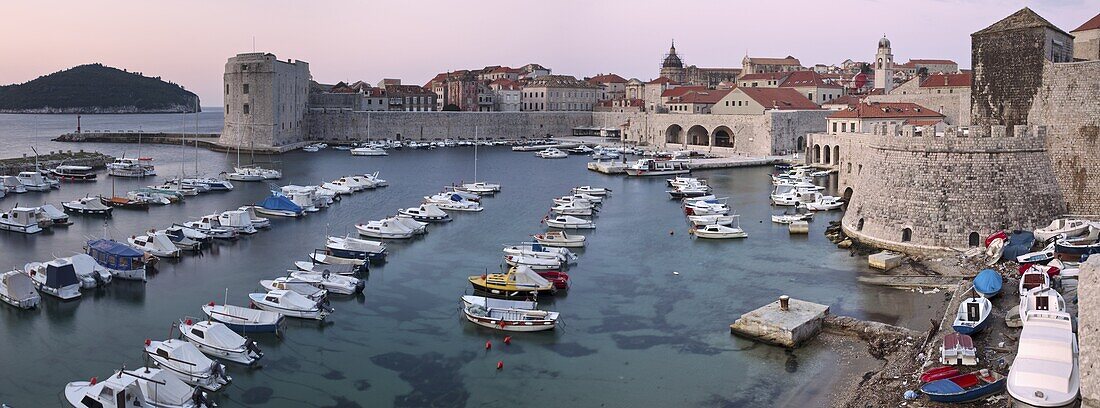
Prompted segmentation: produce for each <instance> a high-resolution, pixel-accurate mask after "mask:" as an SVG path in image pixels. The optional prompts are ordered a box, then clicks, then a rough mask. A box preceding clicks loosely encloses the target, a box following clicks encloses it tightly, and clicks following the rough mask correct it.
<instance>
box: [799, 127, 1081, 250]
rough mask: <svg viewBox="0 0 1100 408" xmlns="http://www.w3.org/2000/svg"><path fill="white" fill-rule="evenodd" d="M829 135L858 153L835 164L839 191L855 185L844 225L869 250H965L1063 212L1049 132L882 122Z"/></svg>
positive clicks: (1063, 202) (1039, 224)
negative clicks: (863, 130) (866, 130)
mask: <svg viewBox="0 0 1100 408" xmlns="http://www.w3.org/2000/svg"><path fill="white" fill-rule="evenodd" d="M815 136H816V135H815ZM831 136H834V137H837V136H840V137H844V138H846V139H848V140H849V143H851V144H852V145H854V146H849V149H851V150H854V151H856V152H859V154H846V155H843V156H841V160H840V164H839V165H840V173H841V179H842V180H843V182H842V191H845V190H847V188H849V187H850V188H852V191H851V192H850V193H848V192H846V193H845V194H846V195H847V194H851V198H850V201H849V204H848V210H847V211H846V212H845V214H844V218H843V220H842V226H843V228H844V231H845V232H846V233H847V234H848V235H849V236H852V237H853V238H855V239H857V240H860V241H863V242H865V243H868V244H872V245H875V246H878V247H882V248H888V249H895V250H899V251H904V252H922V251H936V250H944V249H949V248H953V249H962V248H966V247H968V246H970V244H972V243H973V242H974V241H975V240H980V239H981V238H984V237H985V236H987V235H988V234H990V233H992V232H993V231H996V230H1002V229H1014V228H1025V229H1032V228H1035V227H1037V226H1041V225H1045V224H1046V223H1049V222H1050V219H1051V218H1054V217H1056V216H1058V215H1060V214H1063V213H1065V201H1064V199H1063V198H1062V194H1061V190H1060V189H1059V187H1058V184H1057V182H1056V178H1055V175H1054V171H1053V167H1052V165H1051V162H1050V159H1049V157H1048V155H1047V151H1046V142H1045V137H1046V129H1045V128H1044V127H1029V126H1023V125H1020V126H1016V127H1014V128H1013V129H1012V131H1011V132H1010V131H1008V129H1007V128H1006V127H1004V126H992V127H990V128H987V129H969V130H965V131H964V130H963V129H959V128H954V127H949V128H947V129H946V130H945V131H943V132H939V133H937V132H931V131H929V132H918V131H917V130H916V129H915V128H913V127H912V126H904V127H896V126H885V125H882V126H878V127H876V128H875V129H874V131H873V133H871V134H845V135H831ZM812 140H813V143H819V142H821V141H822V140H823V139H821V140H819V139H812ZM842 146H843V145H842ZM849 166H851V167H849ZM849 168H852V169H853V170H851V172H849V170H848V169H849Z"/></svg>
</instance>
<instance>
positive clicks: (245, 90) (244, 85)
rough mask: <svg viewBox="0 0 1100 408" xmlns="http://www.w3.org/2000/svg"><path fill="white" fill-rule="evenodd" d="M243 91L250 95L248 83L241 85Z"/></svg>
mask: <svg viewBox="0 0 1100 408" xmlns="http://www.w3.org/2000/svg"><path fill="white" fill-rule="evenodd" d="M241 93H243V94H245V95H248V84H242V85H241Z"/></svg>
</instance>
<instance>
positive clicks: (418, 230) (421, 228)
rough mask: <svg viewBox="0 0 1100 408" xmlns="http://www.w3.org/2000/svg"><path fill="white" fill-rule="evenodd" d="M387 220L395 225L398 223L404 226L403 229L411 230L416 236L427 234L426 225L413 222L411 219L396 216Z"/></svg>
mask: <svg viewBox="0 0 1100 408" xmlns="http://www.w3.org/2000/svg"><path fill="white" fill-rule="evenodd" d="M387 220H393V221H395V222H397V223H400V224H401V225H404V226H405V228H409V229H411V230H413V233H415V234H417V235H422V234H427V233H428V223H426V222H421V221H417V220H414V219H412V217H403V216H396V217H390V218H387Z"/></svg>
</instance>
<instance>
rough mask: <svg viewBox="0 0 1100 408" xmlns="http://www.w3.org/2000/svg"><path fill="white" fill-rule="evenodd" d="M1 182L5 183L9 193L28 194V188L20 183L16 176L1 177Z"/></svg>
mask: <svg viewBox="0 0 1100 408" xmlns="http://www.w3.org/2000/svg"><path fill="white" fill-rule="evenodd" d="M0 181H2V182H3V185H4V189H5V190H7V192H9V193H16V194H23V193H26V192H27V187H26V186H24V185H23V183H20V182H19V179H18V178H15V176H0Z"/></svg>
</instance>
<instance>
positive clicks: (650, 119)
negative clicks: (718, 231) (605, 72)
mask: <svg viewBox="0 0 1100 408" xmlns="http://www.w3.org/2000/svg"><path fill="white" fill-rule="evenodd" d="M830 113H832V111H828V110H804V111H768V112H766V113H764V114H762V115H716V114H676V113H650V114H646V113H620V112H593V113H592V126H595V127H616V128H620V129H622V132H623V138H624V140H626V141H628V142H633V143H638V144H640V145H645V146H655V147H658V148H661V149H685V150H694V151H700V152H709V153H713V154H717V155H722V156H733V155H747V156H757V157H760V156H768V155H779V154H784V153H788V152H798V151H801V150H802V147H803V146H805V143H806V137H807V134H808V133H811V132H824V131H825V125H826V120H825V117H827V116H828V115H829V114H830Z"/></svg>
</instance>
